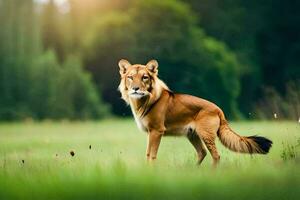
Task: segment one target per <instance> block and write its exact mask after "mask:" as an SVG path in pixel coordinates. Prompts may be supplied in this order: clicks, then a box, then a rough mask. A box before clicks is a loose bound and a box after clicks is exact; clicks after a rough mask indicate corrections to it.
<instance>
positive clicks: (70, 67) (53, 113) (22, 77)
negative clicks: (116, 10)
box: [0, 0, 109, 120]
mask: <svg viewBox="0 0 300 200" xmlns="http://www.w3.org/2000/svg"><path fill="white" fill-rule="evenodd" d="M35 8H36V7H35V4H34V3H33V1H32V0H24V1H22V2H18V1H16V0H11V1H6V0H5V1H0V13H1V19H0V23H1V26H2V28H1V30H0V43H1V45H0V96H1V98H0V120H16V119H17V120H18V119H26V118H34V119H46V118H52V119H62V118H69V119H87V118H101V117H103V116H104V115H106V114H108V110H109V109H108V107H107V106H106V105H105V104H104V103H102V102H101V101H100V96H98V94H97V91H96V89H95V86H94V85H93V82H92V80H91V78H90V76H89V74H88V73H87V72H85V71H84V70H83V69H82V64H81V61H80V59H78V57H74V56H70V57H68V59H66V61H64V62H63V57H64V56H65V55H63V53H64V49H63V45H62V43H63V42H64V41H63V38H62V37H60V33H61V32H60V31H61V29H59V24H56V23H57V20H56V19H58V16H57V15H58V12H57V10H56V9H57V8H56V6H55V5H54V3H53V1H50V2H49V4H48V6H47V7H46V9H45V10H44V16H43V20H42V21H43V23H42V24H43V26H42V27H43V28H42V31H41V32H40V24H39V23H38V15H37V13H36V12H35ZM5 18H6V20H5ZM40 33H42V34H40ZM41 35H42V36H41ZM42 46H44V48H45V49H52V48H53V49H54V50H55V52H53V51H50V50H49V51H46V52H45V53H43V51H42V48H41V47H42ZM57 55H58V56H57ZM57 57H60V62H58V59H57ZM60 63H64V64H60Z"/></svg>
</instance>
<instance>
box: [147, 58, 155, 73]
mask: <svg viewBox="0 0 300 200" xmlns="http://www.w3.org/2000/svg"><path fill="white" fill-rule="evenodd" d="M146 67H147V69H148V70H149V71H150V72H151V73H154V74H157V73H158V62H157V61H156V60H150V61H149V62H148V63H147V65H146Z"/></svg>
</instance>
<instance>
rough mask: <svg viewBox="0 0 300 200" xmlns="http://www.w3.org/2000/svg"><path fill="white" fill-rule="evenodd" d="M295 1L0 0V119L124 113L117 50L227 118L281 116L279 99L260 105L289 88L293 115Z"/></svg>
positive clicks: (298, 74)
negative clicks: (59, 0)
mask: <svg viewBox="0 0 300 200" xmlns="http://www.w3.org/2000/svg"><path fill="white" fill-rule="evenodd" d="M297 4H299V3H298V2H297V1H292V0H290V1H284V2H282V1H279V0H275V1H274V0H273V1H271V0H266V1H264V3H263V4H262V3H261V2H260V3H259V2H249V1H242V0H223V1H219V0H200V1H196V0H181V1H180V0H165V1H161V0H149V1H136V0H123V1H119V0H104V1H103V0H102V1H99V0H85V1H81V0H69V1H67V2H66V3H65V4H63V5H60V6H59V5H57V4H55V1H53V0H49V1H48V2H47V3H40V2H38V1H33V0H23V1H22V2H20V1H17V0H0V15H1V17H0V25H1V27H2V28H1V30H0V44H1V45H0V95H1V98H0V119H2V120H8V119H10V120H14V119H24V118H34V119H47V118H52V119H64V118H70V119H88V118H101V117H105V116H108V115H110V114H111V113H112V114H114V115H121V116H123V115H127V114H128V113H130V110H129V109H128V107H126V106H125V105H124V103H123V102H122V101H121V100H120V94H119V92H118V91H117V86H118V83H119V74H118V67H117V62H118V60H119V59H121V58H127V59H128V60H130V61H131V62H132V63H142V64H143V63H146V62H147V61H148V60H150V59H153V58H154V59H157V60H158V61H159V65H160V67H159V70H160V71H159V76H160V77H161V78H162V79H163V80H164V81H165V82H166V83H167V84H168V85H169V87H170V88H171V89H172V90H174V91H176V92H183V93H189V94H193V95H196V96H200V97H203V98H206V99H208V100H211V101H213V102H215V103H216V104H217V105H219V106H220V107H221V108H222V109H223V110H224V111H225V113H226V115H227V116H228V117H229V118H243V117H251V116H249V113H254V111H257V113H259V111H261V112H260V114H261V115H260V116H266V115H268V112H273V111H274V109H275V111H276V109H277V112H279V111H280V112H282V113H286V116H287V117H288V116H289V115H288V113H289V111H288V109H291V108H288V109H285V108H287V107H288V106H286V105H285V106H283V107H282V108H278V105H277V104H279V103H280V102H279V101H276V103H275V104H276V105H275V106H271V107H270V110H266V109H260V108H266V105H269V104H272V102H273V100H274V99H276V98H277V97H282V98H281V100H285V99H290V98H288V97H289V96H292V98H293V101H292V103H293V108H292V109H293V110H295V109H296V112H294V113H295V115H297V114H300V113H297V112H298V110H299V106H300V105H298V104H299V100H297V99H300V96H298V95H300V94H299V87H298V86H297V85H298V84H297V83H298V82H297V81H299V79H300V67H299V58H298V57H297V55H299V51H300V48H299V47H300V40H299V39H300V38H299V36H300V34H299V32H300V30H299V28H298V26H297V24H299V22H300V19H299V14H298V8H299V6H298V7H297ZM279 13H280V14H279ZM288 83H289V84H288ZM287 85H293V87H289V86H287ZM264 88H267V89H264ZM270 88H272V91H274V92H273V93H272V95H270V92H268V91H270ZM290 88H292V90H291V89H290ZM291 93H292V95H291ZM269 99H271V100H272V101H269ZM277 99H278V98H277ZM285 102H286V101H285ZM273 104H274V102H273ZM273 104H272V105H273ZM266 113H267V114H266Z"/></svg>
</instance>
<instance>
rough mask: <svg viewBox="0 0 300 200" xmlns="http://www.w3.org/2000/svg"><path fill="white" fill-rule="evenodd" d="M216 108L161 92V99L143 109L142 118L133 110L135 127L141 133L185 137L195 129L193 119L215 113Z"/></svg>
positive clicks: (184, 96) (192, 98)
mask: <svg viewBox="0 0 300 200" xmlns="http://www.w3.org/2000/svg"><path fill="white" fill-rule="evenodd" d="M218 109H219V108H218V107H217V106H216V105H215V104H213V103H211V102H209V101H206V100H204V99H201V98H198V97H194V96H190V95H184V94H173V93H171V92H169V91H163V93H162V94H161V97H160V98H159V99H158V100H157V101H156V102H155V103H154V104H153V105H150V106H148V107H147V108H145V113H144V115H143V116H138V114H137V112H136V111H135V110H134V109H133V110H132V111H133V114H134V117H135V121H136V123H137V126H138V127H139V128H140V129H141V130H143V131H151V130H152V129H155V130H159V131H160V132H163V133H164V135H173V136H176V135H186V134H187V133H188V132H190V131H193V130H194V128H195V119H196V118H197V117H199V115H201V113H204V112H205V113H206V114H209V113H216V112H218Z"/></svg>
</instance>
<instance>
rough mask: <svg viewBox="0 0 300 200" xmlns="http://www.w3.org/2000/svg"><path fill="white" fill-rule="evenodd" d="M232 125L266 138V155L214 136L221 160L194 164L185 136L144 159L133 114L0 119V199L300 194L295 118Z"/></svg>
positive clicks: (243, 132) (167, 141)
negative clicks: (228, 145)
mask: <svg viewBox="0 0 300 200" xmlns="http://www.w3.org/2000/svg"><path fill="white" fill-rule="evenodd" d="M231 127H233V129H234V130H236V131H237V132H239V133H240V134H241V135H254V134H258V135H263V136H266V137H269V138H270V139H272V140H273V142H274V143H273V147H272V149H271V151H270V153H269V154H268V155H266V156H260V155H258V156H250V155H243V154H237V153H234V152H231V151H229V150H227V149H225V148H224V147H223V146H222V145H221V144H220V142H219V141H218V142H217V143H218V148H219V152H220V155H221V163H220V166H219V167H218V168H217V169H215V170H213V169H212V167H211V161H212V160H211V158H210V155H208V156H207V157H206V158H205V160H204V162H203V165H202V166H200V167H198V166H196V154H195V152H194V149H193V147H192V145H190V144H189V142H188V140H187V139H186V138H183V137H174V138H172V137H165V138H163V140H162V143H161V146H160V149H159V153H158V160H157V161H156V163H154V164H152V165H149V164H147V163H146V161H145V157H144V155H145V147H146V135H145V134H144V133H141V132H139V131H138V129H137V128H136V126H135V124H134V122H133V120H131V119H130V120H107V121H100V122H78V123H76V122H61V123H54V122H43V123H30V122H27V123H2V124H0V199H96V198H99V199H172V200H173V199H231V200H233V199H239V200H240V199H255V200H257V199H299V198H300V160H299V154H297V153H298V152H299V148H300V147H299V146H297V144H298V145H299V143H300V142H299V138H300V124H299V123H297V122H279V121H278V122H277V121H273V122H238V123H231ZM90 145H91V149H90V148H89V146H90ZM71 150H73V151H74V152H75V156H74V157H72V156H71V155H70V151H71ZM297 151H298V152H297Z"/></svg>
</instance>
